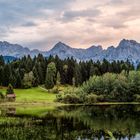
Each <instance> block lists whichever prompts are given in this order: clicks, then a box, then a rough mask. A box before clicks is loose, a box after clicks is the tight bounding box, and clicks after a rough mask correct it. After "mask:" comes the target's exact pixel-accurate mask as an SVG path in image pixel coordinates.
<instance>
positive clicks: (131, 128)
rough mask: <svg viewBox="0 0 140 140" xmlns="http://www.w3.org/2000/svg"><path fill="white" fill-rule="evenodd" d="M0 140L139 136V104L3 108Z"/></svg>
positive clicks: (96, 139) (124, 138) (93, 139)
mask: <svg viewBox="0 0 140 140" xmlns="http://www.w3.org/2000/svg"><path fill="white" fill-rule="evenodd" d="M0 114H1V115H0V140H115V139H117V140H127V139H128V140H140V105H100V106H63V107H57V108H49V109H48V108H47V107H40V108H39V107H36V108H33V109H32V108H14V107H11V108H4V107H1V111H0Z"/></svg>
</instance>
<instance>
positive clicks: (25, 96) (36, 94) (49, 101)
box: [0, 86, 140, 107]
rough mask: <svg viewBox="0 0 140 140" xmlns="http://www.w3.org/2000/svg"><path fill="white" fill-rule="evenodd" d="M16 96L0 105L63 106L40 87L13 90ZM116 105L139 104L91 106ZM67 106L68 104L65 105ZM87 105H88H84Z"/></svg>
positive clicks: (108, 103)
mask: <svg viewBox="0 0 140 140" xmlns="http://www.w3.org/2000/svg"><path fill="white" fill-rule="evenodd" d="M68 88H70V87H67V86H66V87H64V86H62V87H60V89H61V91H63V90H68ZM0 91H1V92H2V93H3V94H5V93H6V88H5V87H2V88H0ZM14 92H15V94H16V101H14V102H7V101H4V102H1V103H0V105H4V106H32V105H33V106H36V107H38V106H48V107H49V106H52V107H55V106H60V105H65V104H63V103H58V102H55V100H56V94H55V93H51V92H48V91H47V90H46V89H44V88H42V87H36V88H30V89H14ZM117 104H140V102H101V103H100V102H99V103H94V104H92V105H117ZM67 105H68V104H67ZM73 105H81V104H73ZM84 105H88V104H84Z"/></svg>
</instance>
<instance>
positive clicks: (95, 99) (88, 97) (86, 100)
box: [85, 94, 98, 104]
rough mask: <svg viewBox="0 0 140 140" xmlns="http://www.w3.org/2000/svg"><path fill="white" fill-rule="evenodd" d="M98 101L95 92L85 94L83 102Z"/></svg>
mask: <svg viewBox="0 0 140 140" xmlns="http://www.w3.org/2000/svg"><path fill="white" fill-rule="evenodd" d="M97 101H98V96H97V95H96V94H89V95H87V96H86V99H85V102H86V103H87V104H93V103H96V102H97Z"/></svg>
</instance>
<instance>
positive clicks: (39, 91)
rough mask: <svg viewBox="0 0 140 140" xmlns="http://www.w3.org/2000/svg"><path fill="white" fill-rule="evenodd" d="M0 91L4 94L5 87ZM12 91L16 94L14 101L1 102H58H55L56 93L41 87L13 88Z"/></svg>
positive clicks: (16, 103)
mask: <svg viewBox="0 0 140 140" xmlns="http://www.w3.org/2000/svg"><path fill="white" fill-rule="evenodd" d="M0 91H1V92H2V93H3V94H5V93H6V88H1V89H0ZM14 92H15V94H16V101H15V102H3V103H1V104H7V105H8V104H15V105H18V104H51V105H52V104H58V103H56V102H55V99H56V94H54V93H50V92H48V91H47V90H45V89H43V88H41V87H36V88H31V89H14Z"/></svg>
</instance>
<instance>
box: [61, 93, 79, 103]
mask: <svg viewBox="0 0 140 140" xmlns="http://www.w3.org/2000/svg"><path fill="white" fill-rule="evenodd" d="M63 102H64V103H80V99H79V96H77V95H76V94H66V95H64V97H63Z"/></svg>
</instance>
